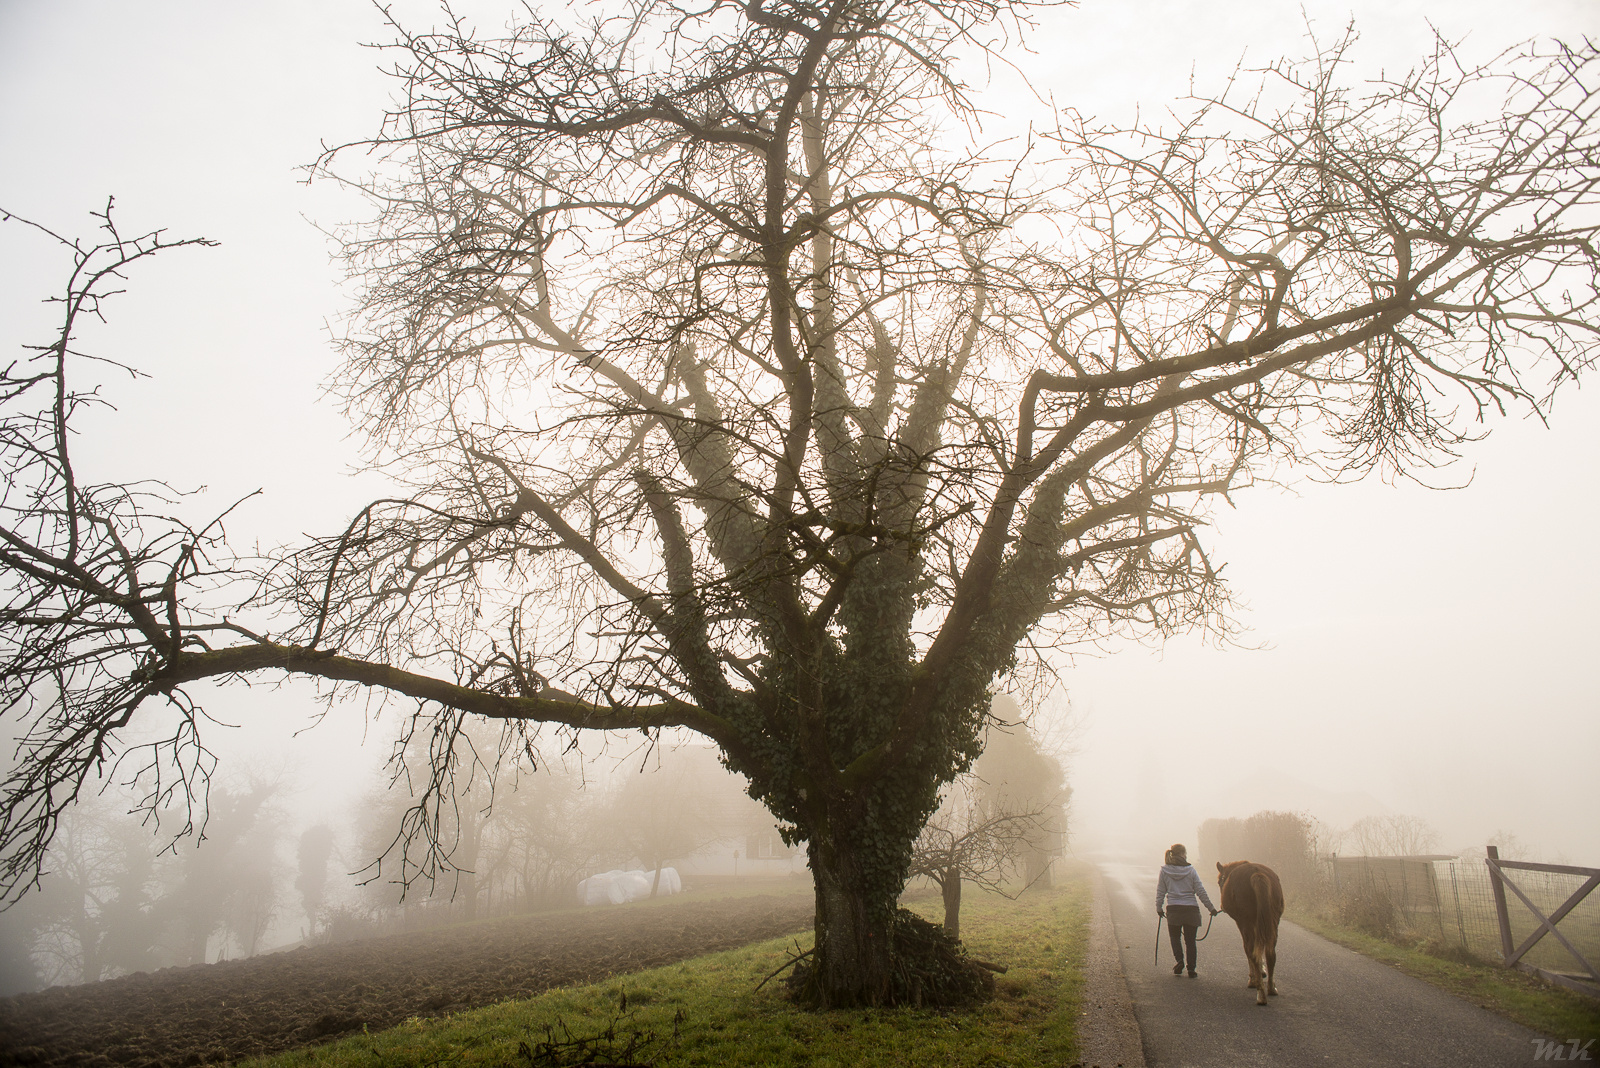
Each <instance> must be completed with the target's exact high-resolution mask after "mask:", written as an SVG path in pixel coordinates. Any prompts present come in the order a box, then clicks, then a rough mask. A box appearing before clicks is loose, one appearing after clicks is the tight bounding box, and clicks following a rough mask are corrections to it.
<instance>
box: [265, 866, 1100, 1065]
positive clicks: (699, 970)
mask: <svg viewBox="0 0 1600 1068" xmlns="http://www.w3.org/2000/svg"><path fill="white" fill-rule="evenodd" d="M1090 896H1091V895H1090V890H1089V884H1088V882H1087V880H1086V879H1083V878H1074V879H1072V880H1070V881H1068V882H1067V883H1066V884H1065V885H1063V886H1061V887H1058V888H1056V889H1053V890H1044V891H1033V892H1030V893H1028V894H1026V895H1024V896H1023V897H1022V898H1021V899H1020V900H1018V901H1014V902H1013V901H1007V900H1005V899H1003V898H994V897H988V896H978V895H973V896H971V897H970V898H969V899H968V900H967V901H966V902H965V903H964V904H963V907H962V917H961V924H962V928H963V933H964V935H965V939H964V941H965V942H966V944H967V946H968V949H969V951H970V952H971V953H972V954H973V955H974V956H976V957H978V958H980V959H983V960H990V961H994V962H996V963H1001V964H1005V965H1007V966H1009V968H1010V970H1009V971H1008V972H1007V973H1006V974H1005V975H1002V976H1000V977H999V982H998V984H997V985H998V991H997V995H996V997H995V999H994V1000H993V1001H991V1002H989V1003H988V1004H986V1005H981V1006H978V1007H976V1008H972V1009H964V1010H953V1011H952V1010H944V1011H929V1010H916V1009H870V1010H861V1009H855V1010H849V1011H835V1012H807V1011H803V1010H800V1009H796V1008H795V1007H793V1006H792V1005H791V1004H790V1003H789V1001H788V1000H787V999H786V998H785V997H784V995H783V993H782V992H781V989H778V988H777V982H776V981H774V982H772V983H769V984H767V986H766V987H765V988H763V989H762V990H761V991H759V992H755V991H754V987H755V986H756V984H757V983H759V982H760V981H761V979H762V978H763V977H764V976H766V975H768V974H769V973H771V972H772V971H773V970H774V969H776V968H777V967H778V966H779V965H780V964H782V963H783V961H784V959H785V958H786V957H787V956H788V955H789V952H790V951H791V950H792V949H793V946H794V940H793V939H781V938H780V939H773V940H771V941H767V942H761V943H757V944H756V945H753V946H746V947H745V948H743V949H737V950H731V951H729V952H726V953H714V954H710V955H708V956H705V957H697V958H695V959H694V960H689V961H684V962H682V963H679V964H672V965H668V966H666V967H664V968H654V969H651V970H649V971H643V972H635V973H633V974H630V975H626V976H619V977H616V978H613V979H609V980H606V981H605V982H601V983H596V984H593V985H590V986H584V987H574V988H570V989H563V990H551V991H548V992H547V993H545V994H542V995H540V996H539V997H535V998H530V999H528V1000H526V1001H512V1002H504V1003H502V1004H499V1005H492V1006H489V1007H487V1008H483V1009H478V1010H475V1011H473V1012H466V1013H461V1014H459V1015H455V1016H450V1017H446V1018H443V1019H433V1020H423V1019H413V1020H408V1021H407V1022H406V1023H404V1024H402V1025H400V1026H399V1027H396V1028H393V1029H391V1030H388V1031H382V1032H377V1033H373V1034H362V1035H354V1036H351V1037H348V1038H345V1039H342V1040H340V1041H338V1042H335V1043H332V1044H329V1045H324V1046H314V1047H306V1048H302V1049H298V1050H292V1051H290V1052H288V1053H283V1054H279V1055H277V1056H274V1057H269V1058H261V1059H256V1060H251V1061H248V1062H244V1063H245V1064H248V1065H250V1066H253V1068H291V1066H303V1065H319V1066H324V1068H347V1066H348V1068H354V1066H356V1065H360V1066H361V1068H376V1066H383V1068H425V1066H433V1065H441V1064H451V1065H455V1064H469V1065H484V1066H493V1065H508V1066H510V1065H517V1066H525V1068H526V1066H538V1065H552V1066H554V1065H562V1064H577V1063H582V1061H583V1057H584V1055H585V1054H587V1055H589V1056H593V1057H594V1059H595V1060H596V1061H602V1062H604V1061H623V1060H628V1061H632V1062H636V1063H650V1064H656V1065H661V1066H663V1068H667V1066H670V1068H690V1066H699V1065H706V1066H710V1065H717V1066H722V1065H750V1066H757V1065H760V1066H772V1068H789V1066H795V1068H798V1066H801V1065H809V1066H813V1068H846V1066H849V1068H856V1066H861V1068H887V1066H890V1065H895V1066H902V1065H904V1066H911V1065H918V1066H921V1065H929V1064H938V1065H941V1066H951V1068H959V1066H972V1068H977V1066H1000V1065H1012V1066H1016V1068H1024V1066H1033V1065H1060V1064H1071V1063H1073V1061H1074V1060H1075V1056H1076V1053H1077V1019H1078V1015H1079V1012H1080V1008H1079V1006H1080V1005H1081V1003H1082V1000H1083V985H1084V967H1083V966H1084V958H1085V953H1086V950H1087V945H1088V921H1089V908H1090ZM908 907H910V908H912V909H913V910H914V911H917V912H919V913H920V914H922V915H925V916H927V917H928V918H930V919H933V920H938V919H940V918H941V916H940V914H939V905H938V901H937V899H936V898H935V899H932V900H926V899H924V900H919V901H912V902H909V903H908ZM809 941H810V936H809V935H808V936H804V937H802V939H801V941H800V944H801V945H802V946H806V945H808V944H809ZM596 1055H598V1056H596Z"/></svg>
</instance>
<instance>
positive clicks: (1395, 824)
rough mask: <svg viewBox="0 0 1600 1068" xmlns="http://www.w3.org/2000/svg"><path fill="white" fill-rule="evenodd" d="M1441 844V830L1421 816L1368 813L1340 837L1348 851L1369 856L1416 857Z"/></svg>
mask: <svg viewBox="0 0 1600 1068" xmlns="http://www.w3.org/2000/svg"><path fill="white" fill-rule="evenodd" d="M1438 844H1439V832H1438V831H1436V830H1434V828H1433V825H1432V824H1430V823H1429V822H1428V821H1427V820H1425V819H1423V818H1422V817H1421V816H1410V815H1406V814H1405V813H1399V812H1395V813H1390V814H1389V815H1386V816H1364V817H1362V818H1361V819H1359V820H1357V821H1356V822H1355V823H1353V824H1351V825H1350V828H1349V829H1348V830H1346V831H1345V832H1344V833H1343V834H1342V835H1341V836H1340V845H1341V846H1342V847H1343V850H1344V851H1345V852H1350V853H1354V854H1356V855H1358V856H1365V857H1416V856H1421V855H1423V854H1425V853H1428V852H1429V851H1431V850H1432V849H1434V848H1435V847H1437V846H1438Z"/></svg>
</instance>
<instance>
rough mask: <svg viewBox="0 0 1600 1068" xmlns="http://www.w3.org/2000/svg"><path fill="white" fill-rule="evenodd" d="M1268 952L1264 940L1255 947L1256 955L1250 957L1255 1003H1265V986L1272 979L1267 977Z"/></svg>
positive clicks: (1269, 983) (1270, 982)
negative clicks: (1254, 979) (1254, 975)
mask: <svg viewBox="0 0 1600 1068" xmlns="http://www.w3.org/2000/svg"><path fill="white" fill-rule="evenodd" d="M1268 952H1269V951H1268V949H1267V945H1266V943H1265V942H1263V943H1261V944H1260V945H1258V946H1257V947H1256V954H1257V955H1256V956H1255V957H1252V958H1251V960H1250V965H1251V971H1253V972H1255V973H1256V982H1255V987H1256V1004H1257V1005H1265V1004H1266V1003H1267V987H1268V986H1270V985H1271V984H1272V980H1271V978H1269V973H1268V971H1267V959H1268V958H1267V953H1268Z"/></svg>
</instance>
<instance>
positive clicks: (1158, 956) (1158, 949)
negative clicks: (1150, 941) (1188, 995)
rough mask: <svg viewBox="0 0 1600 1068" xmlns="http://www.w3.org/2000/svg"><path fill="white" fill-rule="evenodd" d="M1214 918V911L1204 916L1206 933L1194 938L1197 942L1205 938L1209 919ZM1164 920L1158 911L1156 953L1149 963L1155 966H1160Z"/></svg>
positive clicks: (1209, 931) (1208, 928)
mask: <svg viewBox="0 0 1600 1068" xmlns="http://www.w3.org/2000/svg"><path fill="white" fill-rule="evenodd" d="M1216 918H1217V914H1216V913H1215V912H1209V911H1208V914H1207V916H1206V934H1203V935H1201V936H1200V937H1198V938H1196V939H1195V942H1196V943H1197V944H1198V943H1200V942H1204V941H1205V940H1206V935H1208V934H1210V933H1211V921H1212V920H1214V919H1216ZM1165 921H1166V917H1165V916H1162V915H1160V914H1159V913H1158V914H1157V915H1156V954H1155V959H1153V960H1152V961H1151V962H1150V963H1151V964H1152V965H1153V966H1154V967H1157V968H1159V967H1161V925H1162V923H1164V922H1165Z"/></svg>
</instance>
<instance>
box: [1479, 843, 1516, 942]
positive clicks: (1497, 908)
mask: <svg viewBox="0 0 1600 1068" xmlns="http://www.w3.org/2000/svg"><path fill="white" fill-rule="evenodd" d="M1486 852H1487V853H1488V858H1487V859H1486V860H1485V861H1484V863H1486V864H1488V865H1489V884H1490V885H1491V886H1492V887H1493V888H1494V913H1495V918H1496V919H1498V920H1499V921H1500V959H1501V961H1503V962H1506V963H1509V962H1510V960H1511V954H1512V953H1514V952H1516V950H1515V949H1514V948H1513V947H1512V945H1511V914H1510V913H1508V912H1507V911H1506V888H1505V885H1504V884H1503V883H1502V882H1501V881H1500V880H1501V875H1500V847H1499V846H1489V847H1488V849H1487V850H1486Z"/></svg>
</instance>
